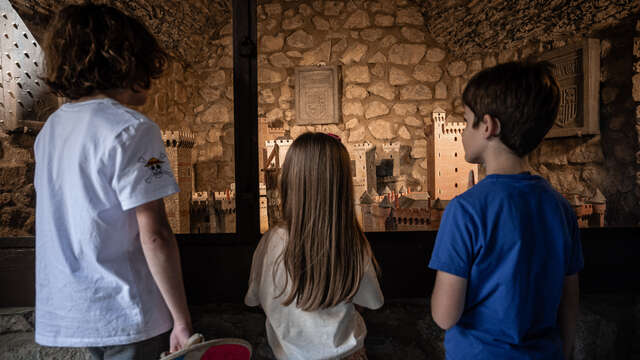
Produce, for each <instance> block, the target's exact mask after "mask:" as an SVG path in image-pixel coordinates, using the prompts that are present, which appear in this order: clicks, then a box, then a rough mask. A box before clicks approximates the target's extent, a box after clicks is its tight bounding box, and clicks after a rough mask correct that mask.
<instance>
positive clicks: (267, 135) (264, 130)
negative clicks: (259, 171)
mask: <svg viewBox="0 0 640 360" xmlns="http://www.w3.org/2000/svg"><path fill="white" fill-rule="evenodd" d="M284 135H285V130H284V128H283V127H278V126H273V125H272V124H270V123H269V120H268V119H267V118H266V117H265V116H260V117H259V118H258V157H259V159H258V161H259V163H258V164H260V166H261V167H262V164H264V161H265V160H266V159H267V157H268V156H269V155H268V154H266V153H267V148H266V143H267V141H270V140H275V139H278V138H280V137H283V136H284ZM269 153H270V152H269ZM280 165H282V163H280ZM260 181H261V182H266V179H265V178H264V175H260Z"/></svg>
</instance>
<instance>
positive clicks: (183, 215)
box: [162, 130, 195, 233]
mask: <svg viewBox="0 0 640 360" xmlns="http://www.w3.org/2000/svg"><path fill="white" fill-rule="evenodd" d="M162 140H163V141H164V143H165V151H166V153H167V159H168V161H169V164H170V165H171V170H172V172H173V174H174V176H175V179H176V182H177V183H178V186H179V187H180V192H178V193H177V194H173V195H170V196H168V197H167V198H165V199H164V202H165V207H166V209H167V218H168V219H169V224H170V225H171V229H172V230H173V232H174V233H189V232H191V224H190V220H191V219H190V210H189V207H190V203H191V200H192V199H191V193H192V192H193V187H194V181H193V158H192V156H193V155H192V153H193V145H194V144H195V135H194V134H193V133H191V132H190V131H187V130H178V131H162Z"/></svg>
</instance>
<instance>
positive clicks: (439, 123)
mask: <svg viewBox="0 0 640 360" xmlns="http://www.w3.org/2000/svg"><path fill="white" fill-rule="evenodd" d="M259 121H260V123H259V126H260V140H261V142H260V144H261V145H260V150H261V151H260V155H261V162H260V164H261V167H262V171H263V173H264V174H266V172H267V170H268V171H269V172H270V174H271V175H273V176H271V177H270V178H269V181H267V183H268V184H267V185H265V181H261V183H260V197H259V201H260V204H259V206H260V231H261V232H263V233H264V232H266V231H267V230H268V229H269V224H270V223H271V224H275V223H277V222H278V221H279V220H280V219H279V216H280V215H278V214H280V213H281V212H280V211H274V210H280V209H274V207H279V206H280V199H279V192H278V189H277V185H274V184H276V183H277V181H276V180H274V179H277V177H276V176H277V174H278V173H279V171H280V168H281V166H282V164H283V163H284V160H285V158H286V155H287V151H288V150H289V148H290V146H291V144H292V143H293V140H292V139H286V138H284V137H285V136H286V134H285V131H284V129H282V128H280V127H273V126H270V125H269V124H268V123H267V122H266V120H265V119H263V118H261V119H260V120H259ZM465 126H466V124H465V123H463V122H451V121H447V114H446V112H445V111H444V110H443V109H441V108H438V107H436V108H435V109H434V110H433V113H432V123H431V124H430V125H428V126H427V128H426V131H425V133H426V135H427V149H426V155H427V156H426V163H427V169H426V170H424V171H425V173H426V174H425V175H426V176H425V178H426V183H425V184H424V185H423V186H421V188H420V189H418V190H420V191H412V189H411V188H410V187H409V186H408V181H407V176H406V175H403V174H401V173H400V160H401V150H400V143H394V142H384V143H381V144H379V145H377V146H376V145H374V144H372V143H369V142H364V143H358V144H348V145H347V150H348V151H349V155H350V157H351V169H352V176H353V185H354V199H353V200H354V203H355V206H356V214H357V217H358V220H359V222H360V224H362V227H363V229H364V230H365V231H411V230H436V229H438V227H439V225H440V220H441V218H442V214H443V212H444V209H445V207H446V205H447V204H448V203H449V201H450V200H451V199H453V198H454V197H456V196H458V195H459V194H461V193H463V192H464V191H465V190H467V189H468V188H469V187H470V186H472V185H473V184H474V183H475V181H476V179H478V165H477V164H470V163H467V162H466V161H465V159H464V148H463V145H462V132H463V130H464V128H465ZM163 139H164V141H165V144H166V147H167V156H168V158H169V162H170V163H171V167H172V170H173V172H174V174H176V180H177V181H178V185H179V186H180V189H181V192H180V193H179V194H175V195H172V196H170V197H169V198H167V199H166V200H165V201H166V204H167V205H166V206H167V215H168V217H169V221H170V223H171V227H172V228H173V230H174V232H176V233H185V232H192V233H210V232H211V233H225V232H235V231H236V207H235V206H236V205H235V204H236V202H235V186H234V185H235V184H230V185H229V187H228V188H227V189H225V190H224V191H220V192H194V191H193V184H194V182H193V161H192V158H191V150H192V148H193V144H194V136H193V134H191V133H190V132H187V131H164V132H163ZM263 144H264V145H263ZM263 179H266V178H263ZM269 184H271V185H269ZM274 186H275V187H274ZM425 190H426V191H425ZM270 197H271V198H270ZM274 197H275V198H274ZM565 197H567V199H568V200H569V202H570V203H571V205H572V206H573V208H574V211H575V212H576V216H577V219H578V224H579V226H580V227H587V226H592V227H602V226H604V214H605V210H606V199H605V198H604V196H603V195H602V193H601V192H600V191H597V192H596V194H595V195H594V196H593V197H592V198H590V199H588V200H587V199H584V198H580V197H579V196H578V195H572V194H569V195H567V194H565ZM271 217H273V219H272V218H271Z"/></svg>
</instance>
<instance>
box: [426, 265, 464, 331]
mask: <svg viewBox="0 0 640 360" xmlns="http://www.w3.org/2000/svg"><path fill="white" fill-rule="evenodd" d="M466 296H467V279H465V278H462V277H459V276H456V275H453V274H449V273H446V272H444V271H438V273H437V274H436V284H435V285H434V286H433V293H432V294H431V316H432V317H433V321H435V322H436V324H438V326H440V327H441V328H443V329H444V330H449V329H450V328H451V327H453V325H455V324H456V323H457V322H458V320H460V316H462V311H463V310H464V301H465V297H466Z"/></svg>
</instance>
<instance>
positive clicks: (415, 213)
mask: <svg viewBox="0 0 640 360" xmlns="http://www.w3.org/2000/svg"><path fill="white" fill-rule="evenodd" d="M394 215H395V217H397V218H418V219H420V218H422V219H428V218H429V216H430V211H429V209H421V208H418V209H416V208H397V209H394Z"/></svg>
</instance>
